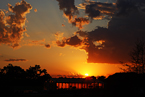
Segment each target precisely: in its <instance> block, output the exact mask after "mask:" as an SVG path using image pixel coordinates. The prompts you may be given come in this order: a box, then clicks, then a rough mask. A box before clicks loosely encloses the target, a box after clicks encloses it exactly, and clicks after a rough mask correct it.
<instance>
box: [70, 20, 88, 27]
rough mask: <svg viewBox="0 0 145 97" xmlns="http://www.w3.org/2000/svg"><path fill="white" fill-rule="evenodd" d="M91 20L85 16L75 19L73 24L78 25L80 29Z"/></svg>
mask: <svg viewBox="0 0 145 97" xmlns="http://www.w3.org/2000/svg"><path fill="white" fill-rule="evenodd" d="M89 22H90V21H89V19H87V18H83V17H79V18H75V19H74V21H71V23H72V25H74V26H76V27H78V28H79V29H82V28H83V27H82V26H83V25H85V24H89Z"/></svg>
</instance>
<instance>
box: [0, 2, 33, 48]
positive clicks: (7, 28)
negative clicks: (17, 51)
mask: <svg viewBox="0 0 145 97" xmlns="http://www.w3.org/2000/svg"><path fill="white" fill-rule="evenodd" d="M8 9H9V12H11V13H13V14H11V15H8V16H6V15H5V13H4V11H2V10H0V44H7V45H9V46H11V47H12V48H16V47H19V42H20V41H21V39H22V38H23V32H24V31H26V28H25V22H26V14H27V13H29V12H30V10H31V9H32V7H31V5H30V4H29V3H27V2H25V1H24V0H22V1H21V2H20V3H16V5H15V6H14V7H13V6H12V5H11V4H8Z"/></svg>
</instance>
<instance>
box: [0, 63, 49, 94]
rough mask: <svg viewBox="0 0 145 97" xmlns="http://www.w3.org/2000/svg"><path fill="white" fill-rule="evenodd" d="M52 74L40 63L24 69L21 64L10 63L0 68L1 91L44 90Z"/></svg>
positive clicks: (3, 92) (4, 92)
mask: <svg viewBox="0 0 145 97" xmlns="http://www.w3.org/2000/svg"><path fill="white" fill-rule="evenodd" d="M50 78H51V76H50V75H49V74H48V73H47V70H46V69H41V68H40V65H35V66H34V67H31V66H30V67H29V68H28V69H26V70H24V69H22V68H21V67H20V66H13V65H12V64H9V65H7V66H4V67H3V68H2V69H0V84H1V85H0V93H1V94H6V93H15V92H27V91H28V90H32V91H41V90H44V83H45V81H48V80H49V79H50Z"/></svg>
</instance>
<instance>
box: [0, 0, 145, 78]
mask: <svg viewBox="0 0 145 97" xmlns="http://www.w3.org/2000/svg"><path fill="white" fill-rule="evenodd" d="M18 2H19V3H18ZM126 2H129V4H130V1H127V0H124V1H121V0H90V1H89V0H86V1H83V0H47V1H46V0H45V1H40V0H31V1H30V0H25V1H24V0H22V1H21V0H4V1H0V4H2V6H1V7H0V9H1V10H0V68H3V66H6V65H8V64H9V63H12V64H13V65H18V66H21V67H22V68H25V69H27V68H29V67H30V66H34V65H36V64H38V65H40V66H41V68H42V69H43V68H45V69H47V71H48V73H49V74H50V75H52V76H53V75H55V76H57V75H58V76H64V75H67V76H76V75H77V76H78V75H85V74H86V73H87V74H88V75H89V76H98V75H105V76H108V75H110V74H113V73H115V72H120V71H121V70H120V69H119V68H120V67H121V64H120V63H119V62H120V61H123V62H129V60H130V59H129V58H130V57H129V55H128V53H129V51H131V49H132V47H133V45H134V43H135V42H136V40H139V39H145V38H144V36H145V34H144V32H145V28H144V26H143V25H144V23H145V19H144V8H143V6H142V5H141V2H142V0H140V1H133V2H134V3H131V4H132V6H135V7H131V6H129V5H124V4H125V3H126ZM126 4H128V3H126ZM136 4H138V6H136ZM137 7H139V8H140V9H139V8H138V9H137V10H136V12H134V11H135V8H137ZM128 9H130V10H128Z"/></svg>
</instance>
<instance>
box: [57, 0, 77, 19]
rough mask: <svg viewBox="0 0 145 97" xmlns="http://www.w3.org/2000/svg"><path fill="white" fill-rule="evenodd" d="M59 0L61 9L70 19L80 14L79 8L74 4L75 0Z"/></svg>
mask: <svg viewBox="0 0 145 97" xmlns="http://www.w3.org/2000/svg"><path fill="white" fill-rule="evenodd" d="M57 1H58V2H59V9H60V10H62V11H63V13H64V14H65V16H67V17H68V19H69V20H71V19H72V17H73V16H74V15H76V14H78V13H79V12H78V8H77V7H76V6H75V4H74V0H57Z"/></svg>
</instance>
